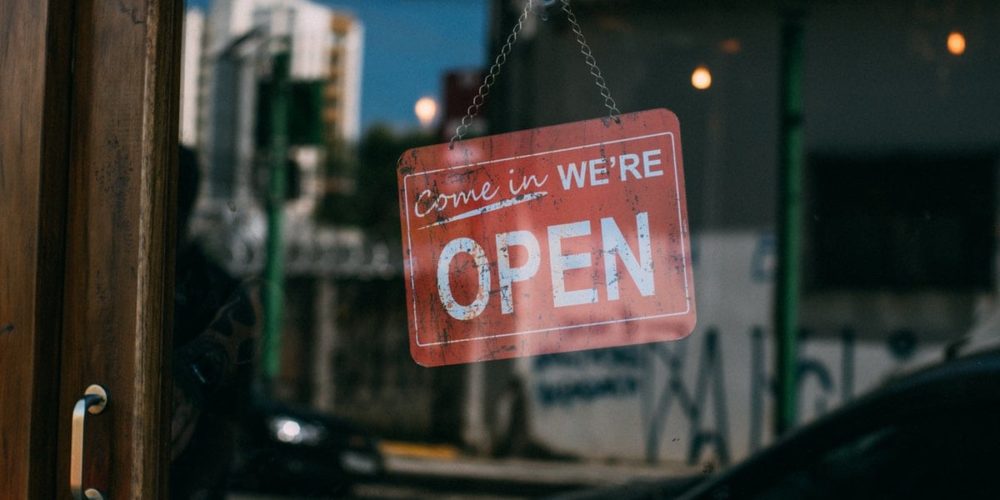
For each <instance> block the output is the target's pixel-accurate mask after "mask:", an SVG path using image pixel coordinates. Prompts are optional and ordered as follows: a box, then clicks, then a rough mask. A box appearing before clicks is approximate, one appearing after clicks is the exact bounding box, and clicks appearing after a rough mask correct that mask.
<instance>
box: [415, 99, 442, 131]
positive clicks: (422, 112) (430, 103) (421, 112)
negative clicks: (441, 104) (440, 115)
mask: <svg viewBox="0 0 1000 500" xmlns="http://www.w3.org/2000/svg"><path fill="white" fill-rule="evenodd" d="M437 108H438V105H437V101H435V100H434V98H433V97H426V96H425V97H421V98H420V99H417V103H416V104H415V105H414V106H413V112H414V113H415V114H416V115H417V120H420V126H421V127H424V128H427V127H428V126H429V125H430V124H431V122H433V121H434V117H435V116H437Z"/></svg>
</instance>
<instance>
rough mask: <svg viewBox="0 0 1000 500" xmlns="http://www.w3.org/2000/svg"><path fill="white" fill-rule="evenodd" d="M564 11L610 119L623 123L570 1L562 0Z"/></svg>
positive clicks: (620, 113)
mask: <svg viewBox="0 0 1000 500" xmlns="http://www.w3.org/2000/svg"><path fill="white" fill-rule="evenodd" d="M562 10H563V12H565V13H566V19H568V20H569V23H570V24H571V25H572V26H573V33H575V34H576V42H577V43H579V44H580V53H581V54H583V59H584V61H585V62H586V63H587V66H590V74H591V75H593V76H594V83H596V84H597V88H598V90H600V91H601V97H603V98H604V107H606V108H608V118H610V119H612V120H614V121H615V122H617V123H621V115H622V112H621V111H618V105H617V104H615V100H614V98H612V97H611V91H610V90H608V84H607V82H605V81H604V76H602V75H601V68H598V67H597V60H596V59H594V54H593V53H591V52H590V45H587V38H586V37H584V36H583V30H582V29H581V28H580V23H578V22H577V21H576V14H573V9H572V8H570V6H569V0H562Z"/></svg>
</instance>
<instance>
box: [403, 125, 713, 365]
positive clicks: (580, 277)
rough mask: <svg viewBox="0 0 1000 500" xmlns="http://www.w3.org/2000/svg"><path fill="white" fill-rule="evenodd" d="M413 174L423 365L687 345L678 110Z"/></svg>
mask: <svg viewBox="0 0 1000 500" xmlns="http://www.w3.org/2000/svg"><path fill="white" fill-rule="evenodd" d="M398 175H399V187H400V190H399V200H400V217H401V219H402V230H403V260H404V268H405V279H406V299H407V308H408V313H409V325H410V352H411V354H412V355H413V359H414V360H415V361H416V362H417V363H419V364H421V365H424V366H438V365H447V364H455V363H468V362H473V361H483V360H491V359H503V358H511V357H516V356H526V355H533V354H544V353H554V352H564V351H574V350H580V349H593V348H598V347H612V346H621V345H628V344H638V343H645V342H656V341H665V340H677V339H681V338H684V337H686V336H687V335H689V334H690V333H691V330H692V329H694V324H695V304H694V281H693V277H692V272H691V251H690V239H689V234H688V226H687V207H686V203H685V197H684V169H683V167H682V161H681V140H680V125H679V124H678V122H677V117H676V116H675V115H674V114H673V113H671V112H670V111H667V110H665V109H656V110H651V111H644V112H640V113H632V114H626V115H622V116H621V123H617V122H615V121H611V120H600V119H597V120H588V121H582V122H576V123H570V124H566V125H558V126H554V127H545V128H539V129H534V130H526V131H522V132H514V133H510V134H503V135H496V136H490V137H482V138H476V139H469V140H464V141H459V142H456V143H455V146H454V149H451V148H449V146H448V144H439V145H435V146H428V147H424V148H417V149H411V150H409V151H407V152H406V153H404V154H403V156H402V157H401V158H400V162H399V172H398Z"/></svg>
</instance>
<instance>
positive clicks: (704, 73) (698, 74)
mask: <svg viewBox="0 0 1000 500" xmlns="http://www.w3.org/2000/svg"><path fill="white" fill-rule="evenodd" d="M691 86H692V87H694V88H696V89H698V90H705V89H707V88H709V87H711V86H712V73H711V72H710V71H708V68H706V67H705V66H698V67H697V68H695V69H694V71H693V72H692V73H691Z"/></svg>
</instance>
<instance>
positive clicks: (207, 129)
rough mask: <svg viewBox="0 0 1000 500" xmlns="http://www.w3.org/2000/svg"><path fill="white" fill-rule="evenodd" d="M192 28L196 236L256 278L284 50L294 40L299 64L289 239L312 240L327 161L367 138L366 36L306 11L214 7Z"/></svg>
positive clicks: (245, 4)
mask: <svg viewBox="0 0 1000 500" xmlns="http://www.w3.org/2000/svg"><path fill="white" fill-rule="evenodd" d="M185 29H186V31H185V41H184V47H183V51H184V52H183V61H184V63H183V76H182V78H183V85H182V87H183V91H182V94H183V95H182V101H181V102H182V104H181V108H182V113H181V142H182V143H183V144H185V145H188V146H192V147H195V149H196V150H197V151H198V154H199V158H200V162H201V165H202V169H203V171H204V172H203V175H202V179H203V183H202V192H201V196H200V201H199V206H198V210H197V212H196V214H195V219H194V221H193V225H194V227H193V228H192V229H193V233H194V234H195V235H196V236H197V235H200V236H199V237H200V238H201V239H202V240H203V241H204V242H205V244H206V245H207V246H209V247H210V251H211V252H212V253H213V254H215V255H217V256H220V258H222V259H223V260H224V261H226V262H227V263H228V265H229V266H230V267H231V270H233V271H234V272H240V273H252V272H255V271H256V270H259V269H260V268H261V266H262V265H263V261H264V255H263V252H262V248H263V240H264V235H265V227H264V226H265V224H264V213H263V209H262V207H263V204H262V203H261V200H262V199H263V192H264V191H265V190H266V186H267V184H268V180H267V171H268V170H267V167H266V165H267V162H266V159H265V154H266V152H267V142H268V140H269V130H270V127H269V122H268V119H269V113H268V110H269V108H268V103H269V101H268V99H269V89H270V87H269V81H270V68H271V66H270V64H271V61H272V59H273V56H274V54H275V51H276V50H279V49H278V44H280V43H282V42H281V40H287V47H286V48H285V49H284V50H288V52H289V54H290V79H291V81H290V85H291V96H290V98H291V103H290V111H289V114H290V116H289V118H290V119H289V124H288V129H289V135H290V141H291V146H292V147H291V148H290V151H289V162H290V167H291V172H290V174H289V175H290V178H289V180H290V183H291V184H290V195H289V200H288V202H287V203H286V206H285V211H286V219H287V221H288V222H287V234H286V237H287V238H288V239H290V240H291V241H299V240H303V239H310V241H312V240H313V239H315V238H313V235H314V233H315V231H312V230H311V229H310V228H311V226H310V224H311V223H312V214H313V211H314V210H315V207H316V204H317V203H318V201H319V199H320V197H321V196H322V195H323V193H324V186H323V184H324V181H325V179H324V173H323V167H324V164H325V161H326V158H327V156H328V154H329V152H330V151H331V149H333V148H335V147H340V145H342V144H345V143H346V144H350V143H353V142H355V141H356V140H357V139H358V135H359V128H360V97H361V84H360V83H361V71H362V57H363V36H364V29H363V26H362V25H361V23H360V21H358V20H357V19H356V18H354V17H353V16H352V15H351V14H349V13H345V12H340V11H337V10H334V9H331V8H330V7H327V6H324V5H320V4H317V3H314V2H310V1H307V0H215V1H214V2H212V4H211V7H210V10H209V13H208V15H207V16H205V15H204V14H203V13H202V12H201V11H199V10H192V11H189V12H188V13H187V23H186V24H185ZM220 228H221V229H222V230H221V231H220ZM349 239H350V238H349ZM327 240H330V238H324V239H323V241H327ZM350 240H351V241H354V240H356V238H353V239H350ZM338 241H339V240H338ZM345 241H346V240H345ZM310 244H311V245H313V246H316V245H320V243H319V242H318V240H317V241H312V243H310ZM345 244H347V243H345ZM296 245H297V243H296V244H295V245H293V247H294V246H296ZM299 254H302V255H304V254H305V253H297V254H296V255H299ZM309 254H310V255H312V253H309ZM331 259H332V257H331ZM300 264H301V263H300ZM301 265H302V266H304V267H309V266H308V265H306V264H301ZM326 266H327V267H330V265H326ZM320 267H322V265H321V266H320ZM292 268H293V269H294V268H296V267H295V266H293V267H292Z"/></svg>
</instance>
